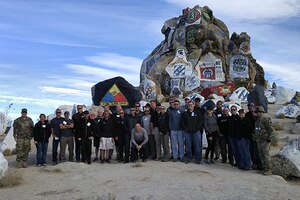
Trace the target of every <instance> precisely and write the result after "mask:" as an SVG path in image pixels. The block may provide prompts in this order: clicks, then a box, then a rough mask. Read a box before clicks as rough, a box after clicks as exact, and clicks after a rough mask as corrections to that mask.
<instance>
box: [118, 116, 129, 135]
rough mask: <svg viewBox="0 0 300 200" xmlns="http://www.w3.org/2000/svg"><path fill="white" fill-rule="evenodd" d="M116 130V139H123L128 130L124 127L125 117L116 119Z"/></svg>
mask: <svg viewBox="0 0 300 200" xmlns="http://www.w3.org/2000/svg"><path fill="white" fill-rule="evenodd" d="M115 129H116V137H119V138H124V137H125V135H126V134H127V132H128V128H127V127H126V121H125V117H124V118H122V117H117V118H116V122H115Z"/></svg>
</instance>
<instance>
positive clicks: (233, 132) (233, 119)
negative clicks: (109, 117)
mask: <svg viewBox="0 0 300 200" xmlns="http://www.w3.org/2000/svg"><path fill="white" fill-rule="evenodd" d="M239 120H240V116H239V115H231V116H230V120H229V134H228V135H229V136H230V137H235V138H237V137H238V135H239V132H240V130H239V127H238V123H239Z"/></svg>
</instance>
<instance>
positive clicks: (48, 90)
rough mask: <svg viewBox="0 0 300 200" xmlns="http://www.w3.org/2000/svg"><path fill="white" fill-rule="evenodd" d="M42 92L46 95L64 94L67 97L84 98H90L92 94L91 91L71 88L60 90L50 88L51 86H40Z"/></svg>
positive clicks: (58, 88)
mask: <svg viewBox="0 0 300 200" xmlns="http://www.w3.org/2000/svg"><path fill="white" fill-rule="evenodd" d="M39 88H40V89H41V92H45V93H60V94H64V95H65V96H67V95H68V96H69V95H72V96H83V97H90V96H91V93H90V92H89V91H84V90H77V89H70V88H60V87H49V86H39Z"/></svg>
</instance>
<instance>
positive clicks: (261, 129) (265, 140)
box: [253, 106, 274, 175]
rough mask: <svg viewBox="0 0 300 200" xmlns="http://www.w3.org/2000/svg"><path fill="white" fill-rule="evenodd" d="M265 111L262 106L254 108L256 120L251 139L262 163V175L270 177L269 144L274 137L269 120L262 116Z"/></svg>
mask: <svg viewBox="0 0 300 200" xmlns="http://www.w3.org/2000/svg"><path fill="white" fill-rule="evenodd" d="M264 112H265V110H264V108H263V107H262V106H257V107H256V108H255V113H256V115H257V119H256V121H255V131H254V133H253V139H254V140H255V141H256V142H257V147H258V154H259V158H260V160H261V163H262V167H263V173H264V175H271V174H272V169H271V158H270V142H271V140H272V137H273V135H274V129H273V126H272V122H271V119H270V118H268V117H266V116H264V114H263V113H264Z"/></svg>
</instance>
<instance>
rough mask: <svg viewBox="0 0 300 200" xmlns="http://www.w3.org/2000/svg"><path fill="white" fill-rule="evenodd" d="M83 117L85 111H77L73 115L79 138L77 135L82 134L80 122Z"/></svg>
mask: <svg viewBox="0 0 300 200" xmlns="http://www.w3.org/2000/svg"><path fill="white" fill-rule="evenodd" d="M82 118H83V113H79V112H77V113H75V114H74V115H73V116H72V120H73V121H74V129H73V130H74V132H75V137H76V138H78V137H77V136H78V135H79V134H80V123H81V120H82Z"/></svg>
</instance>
